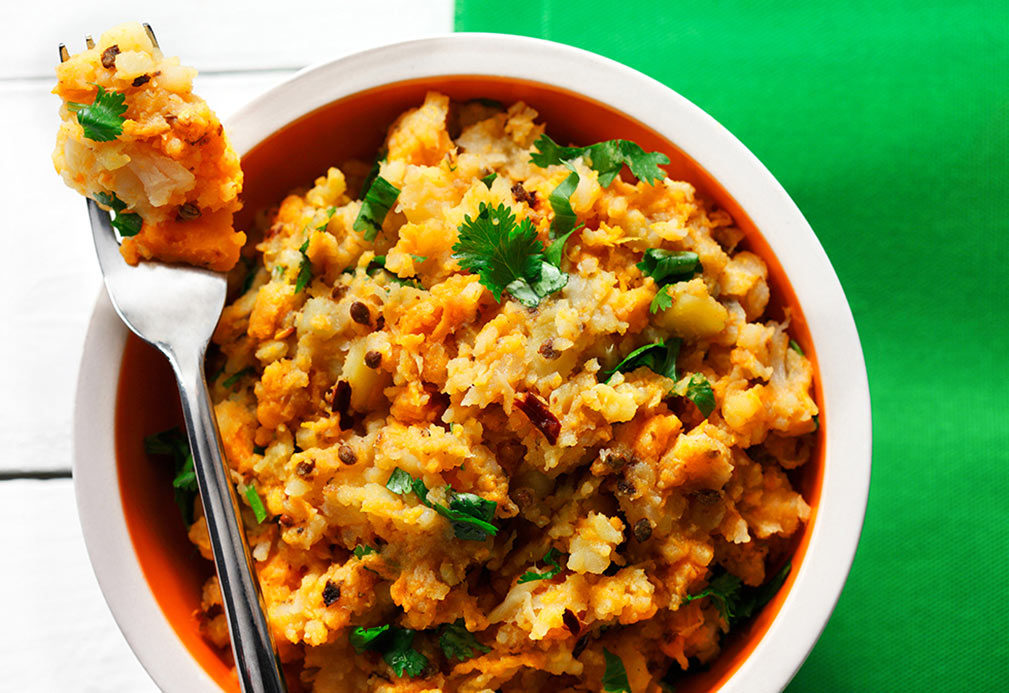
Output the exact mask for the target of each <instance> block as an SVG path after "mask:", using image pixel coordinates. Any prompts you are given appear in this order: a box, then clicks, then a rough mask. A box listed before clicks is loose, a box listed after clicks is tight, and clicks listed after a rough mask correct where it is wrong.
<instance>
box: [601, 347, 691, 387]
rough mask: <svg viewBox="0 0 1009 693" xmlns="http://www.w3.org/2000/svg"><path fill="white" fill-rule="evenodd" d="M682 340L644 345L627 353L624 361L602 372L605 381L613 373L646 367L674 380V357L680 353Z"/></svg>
mask: <svg viewBox="0 0 1009 693" xmlns="http://www.w3.org/2000/svg"><path fill="white" fill-rule="evenodd" d="M682 341H683V340H681V339H679V338H677V337H671V338H670V339H667V340H661V339H660V340H659V341H657V342H655V343H654V344H646V345H645V346H643V347H639V348H638V349H635V350H634V351H632V352H631V353H629V354H628V355H627V356H626V357H624V360H623V361H621V362H620V363H618V364H617V365H616V366H615V367H614V368H613V369H611V370H608V371H603V373H607V374H609V377H607V378H606V381H604V382H609V379H610V378H612V377H613V374H614V373H617V372H618V371H619V372H620V373H630V372H631V371H633V370H635V369H637V368H641V367H642V366H647V367H648V368H651V369H652V370H653V371H655V372H656V373H658V374H659V375H664V376H665V377H667V378H670V379H671V380H676V357H677V356H679V353H680V344H681V343H682Z"/></svg>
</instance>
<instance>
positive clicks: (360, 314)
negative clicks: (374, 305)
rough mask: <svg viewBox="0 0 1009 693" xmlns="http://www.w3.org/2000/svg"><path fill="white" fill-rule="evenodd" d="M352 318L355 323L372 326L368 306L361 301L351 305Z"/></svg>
mask: <svg viewBox="0 0 1009 693" xmlns="http://www.w3.org/2000/svg"><path fill="white" fill-rule="evenodd" d="M350 317H351V319H352V320H353V321H354V322H356V323H360V324H361V325H370V324H371V311H370V310H368V306H366V305H364V304H363V303H361V302H360V301H354V302H353V303H351V304H350Z"/></svg>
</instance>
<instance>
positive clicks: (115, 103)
mask: <svg viewBox="0 0 1009 693" xmlns="http://www.w3.org/2000/svg"><path fill="white" fill-rule="evenodd" d="M67 108H68V109H70V111H71V112H72V113H76V114H77V122H78V123H80V125H81V127H82V128H84V136H85V137H87V138H88V139H89V140H94V141H95V142H110V141H112V140H114V139H116V138H117V137H119V136H120V135H121V134H123V121H124V120H126V117H125V116H124V115H123V114H124V113H126V95H125V94H120V93H119V92H117V91H106V90H105V87H101V86H100V87H98V94H97V95H96V96H95V100H94V101H93V102H92V103H91V104H90V105H89V104H83V103H75V102H73V101H70V102H68V103H67Z"/></svg>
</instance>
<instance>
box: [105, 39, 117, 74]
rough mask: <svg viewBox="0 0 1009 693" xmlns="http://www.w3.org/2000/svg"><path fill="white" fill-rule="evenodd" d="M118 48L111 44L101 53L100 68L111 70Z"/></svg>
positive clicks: (114, 64)
mask: <svg viewBox="0 0 1009 693" xmlns="http://www.w3.org/2000/svg"><path fill="white" fill-rule="evenodd" d="M119 52H120V51H119V46H117V45H116V44H114V43H113V44H112V45H111V46H109V47H108V48H106V49H105V50H104V51H102V67H104V68H105V69H106V70H111V69H112V68H114V67H115V66H116V56H117V55H119Z"/></svg>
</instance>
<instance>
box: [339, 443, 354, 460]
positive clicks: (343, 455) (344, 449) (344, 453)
mask: <svg viewBox="0 0 1009 693" xmlns="http://www.w3.org/2000/svg"><path fill="white" fill-rule="evenodd" d="M336 454H337V457H339V458H340V461H341V462H343V463H344V464H354V463H355V462H357V453H356V452H354V448H352V447H350V446H349V445H347V444H346V443H344V444H343V445H341V446H340V449H339V450H337V451H336Z"/></svg>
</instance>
